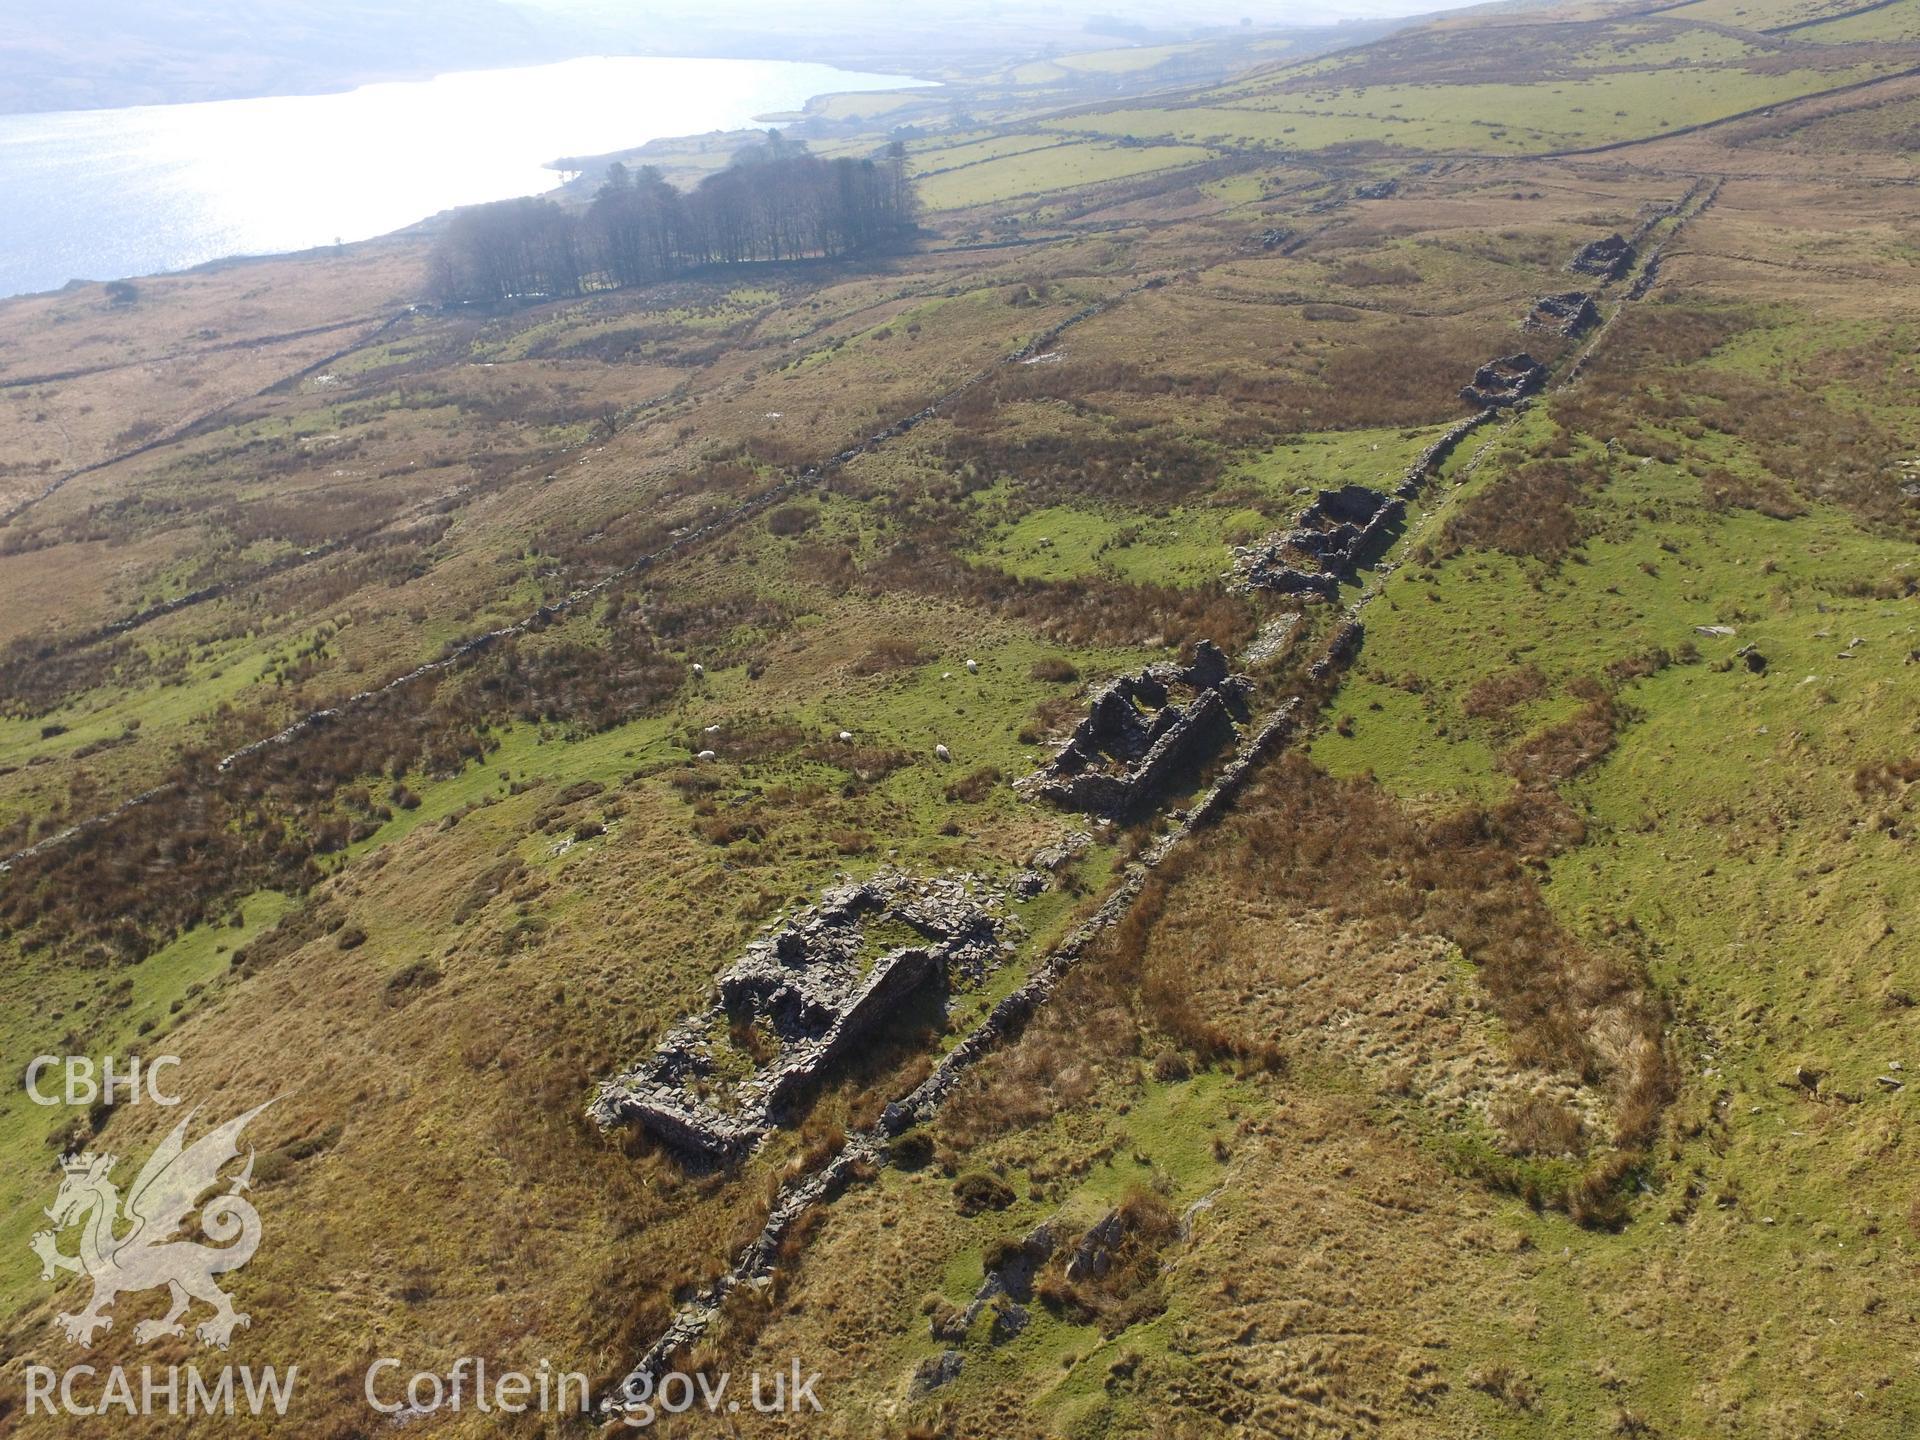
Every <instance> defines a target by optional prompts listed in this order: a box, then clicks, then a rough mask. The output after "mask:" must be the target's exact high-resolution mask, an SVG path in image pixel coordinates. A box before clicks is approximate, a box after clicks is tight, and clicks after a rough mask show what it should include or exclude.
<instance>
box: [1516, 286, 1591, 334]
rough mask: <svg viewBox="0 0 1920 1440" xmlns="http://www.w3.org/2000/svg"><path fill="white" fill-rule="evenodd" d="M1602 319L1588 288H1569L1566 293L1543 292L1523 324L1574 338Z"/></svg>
mask: <svg viewBox="0 0 1920 1440" xmlns="http://www.w3.org/2000/svg"><path fill="white" fill-rule="evenodd" d="M1599 320H1600V309H1599V307H1598V306H1597V305H1595V304H1594V303H1593V296H1591V295H1589V294H1588V293H1587V292H1586V291H1584V290H1569V291H1567V292H1566V293H1565V294H1563V295H1542V296H1541V297H1540V298H1539V299H1538V300H1536V301H1534V302H1533V309H1531V310H1529V311H1528V312H1527V318H1526V319H1525V320H1522V321H1521V322H1520V324H1521V327H1522V328H1523V329H1527V330H1536V331H1539V332H1540V333H1542V334H1546V335H1563V336H1565V337H1566V338H1568V339H1569V340H1571V339H1573V338H1575V337H1577V336H1580V335H1584V334H1586V332H1587V331H1588V330H1590V329H1592V328H1593V326H1594V325H1596V324H1597V323H1599Z"/></svg>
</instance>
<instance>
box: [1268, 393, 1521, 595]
mask: <svg viewBox="0 0 1920 1440" xmlns="http://www.w3.org/2000/svg"><path fill="white" fill-rule="evenodd" d="M1493 413H1494V412H1493V411H1492V409H1484V408H1483V409H1481V410H1480V411H1478V412H1477V413H1476V414H1473V415H1469V416H1468V417H1467V418H1466V419H1465V420H1461V421H1459V422H1457V423H1456V424H1454V425H1451V426H1449V427H1448V428H1447V430H1446V431H1445V432H1443V433H1442V434H1441V436H1440V438H1439V439H1437V440H1435V441H1434V442H1433V444H1431V445H1429V446H1428V447H1427V448H1426V449H1425V450H1424V451H1422V452H1421V454H1420V457H1419V458H1418V459H1417V460H1415V461H1414V462H1413V463H1412V464H1411V465H1409V466H1408V467H1407V473H1406V474H1405V475H1403V476H1402V477H1401V478H1400V483H1399V484H1398V485H1396V486H1394V488H1393V490H1392V491H1391V492H1385V491H1380V490H1374V489H1372V488H1370V487H1368V486H1365V485H1347V486H1344V487H1342V488H1341V489H1339V490H1322V491H1321V492H1320V493H1319V494H1318V495H1316V496H1315V497H1314V498H1313V500H1312V501H1311V502H1310V503H1309V504H1308V505H1307V507H1306V508H1305V509H1304V510H1302V511H1301V512H1300V514H1299V515H1298V516H1296V517H1295V519H1294V523H1293V525H1292V527H1291V528H1289V529H1286V530H1281V531H1276V532H1275V533H1274V534H1272V535H1269V536H1268V537H1267V538H1266V539H1264V540H1262V541H1260V542H1259V543H1258V544H1257V545H1241V546H1237V547H1235V549H1234V552H1233V573H1234V578H1235V579H1236V580H1237V581H1238V582H1239V583H1240V584H1241V585H1242V586H1244V587H1246V588H1247V589H1249V590H1266V591H1270V592H1272V593H1274V594H1280V595H1309V596H1317V597H1318V598H1320V599H1323V600H1333V599H1337V598H1338V597H1339V594H1340V582H1341V581H1343V580H1350V579H1352V578H1353V574H1354V571H1356V570H1357V569H1358V568H1359V567H1360V566H1361V565H1363V564H1365V563H1366V561H1367V560H1368V559H1369V558H1370V557H1371V556H1372V555H1373V554H1374V553H1375V552H1376V551H1377V550H1378V549H1380V548H1381V547H1382V546H1383V545H1384V543H1385V542H1386V541H1387V540H1388V539H1389V538H1390V533H1389V532H1390V531H1391V529H1392V527H1393V526H1394V525H1396V524H1398V523H1399V521H1400V520H1401V518H1402V517H1403V516H1404V515H1405V514H1406V502H1407V501H1409V500H1411V499H1413V497H1414V496H1416V495H1418V494H1419V493H1420V491H1421V489H1422V488H1423V487H1425V485H1426V483H1427V481H1428V480H1429V479H1431V478H1432V477H1433V476H1434V475H1435V474H1437V473H1438V472H1439V469H1440V467H1441V466H1442V465H1444V464H1446V463H1447V457H1448V456H1450V455H1452V454H1453V452H1454V450H1455V448H1456V447H1458V446H1459V444H1460V442H1461V441H1462V440H1464V439H1466V438H1467V436H1468V435H1470V434H1472V433H1473V431H1474V430H1476V429H1478V428H1479V427H1480V426H1481V425H1484V424H1485V423H1486V422H1487V421H1488V420H1489V419H1491V418H1492V416H1493Z"/></svg>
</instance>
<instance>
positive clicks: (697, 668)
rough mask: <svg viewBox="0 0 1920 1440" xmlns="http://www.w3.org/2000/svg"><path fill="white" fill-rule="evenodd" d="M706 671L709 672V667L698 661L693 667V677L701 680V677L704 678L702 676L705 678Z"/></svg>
mask: <svg viewBox="0 0 1920 1440" xmlns="http://www.w3.org/2000/svg"><path fill="white" fill-rule="evenodd" d="M706 673H707V667H706V666H704V665H701V664H698V663H696V664H695V665H694V667H693V678H694V679H696V680H699V679H702V678H704V677H705V676H706Z"/></svg>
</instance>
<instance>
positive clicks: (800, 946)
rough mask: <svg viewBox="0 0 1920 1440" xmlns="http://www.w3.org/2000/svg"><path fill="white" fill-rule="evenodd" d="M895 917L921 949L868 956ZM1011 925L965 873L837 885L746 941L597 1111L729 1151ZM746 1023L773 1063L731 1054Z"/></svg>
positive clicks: (974, 965) (701, 1149) (608, 1122)
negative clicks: (713, 987) (712, 989)
mask: <svg viewBox="0 0 1920 1440" xmlns="http://www.w3.org/2000/svg"><path fill="white" fill-rule="evenodd" d="M889 922H891V923H893V924H895V925H902V926H905V927H907V928H908V929H910V930H912V931H913V932H914V933H915V934H916V935H917V936H918V937H919V939H918V941H917V943H909V944H903V945H896V946H893V947H891V948H889V949H887V950H886V951H885V952H884V953H881V954H879V955H870V952H871V950H872V949H873V945H872V944H871V943H870V941H869V935H870V933H871V932H872V931H873V929H874V927H876V926H877V925H880V924H882V923H889ZM1011 928H1012V922H1011V921H1009V920H1007V919H1006V918H1005V917H1003V916H1002V915H1000V914H999V913H998V911H997V907H996V905H995V903H994V901H993V900H992V899H990V898H988V897H987V896H985V895H983V894H982V893H981V892H980V890H979V887H977V885H976V884H975V883H974V882H971V881H968V880H915V879H912V878H910V877H908V876H906V875H902V874H898V873H889V874H883V875H880V876H877V877H875V878H874V879H872V880H868V881H864V882H860V883H856V884H848V885H843V886H840V887H838V888H836V889H834V890H831V891H829V892H827V894H826V895H824V896H822V897H821V899H820V900H819V901H818V902H817V903H816V904H814V905H812V906H809V907H808V908H807V909H805V910H803V911H801V912H800V913H799V914H798V915H796V916H795V917H794V918H793V919H792V920H791V921H789V922H788V923H787V924H786V925H785V926H783V927H782V928H781V929H780V930H779V931H778V932H777V933H776V934H774V935H772V936H770V937H768V938H766V939H762V940H756V941H754V942H753V943H752V944H751V945H749V946H748V947H747V949H746V952H745V953H744V954H743V955H741V956H740V958H739V959H737V960H736V961H734V963H733V964H732V965H730V966H729V967H728V968H727V969H726V970H725V971H724V972H722V974H721V976H720V979H719V983H718V986H717V998H716V999H715V1001H714V1003H713V1004H712V1005H711V1006H710V1007H709V1008H708V1009H707V1010H705V1011H703V1012H702V1013H701V1014H699V1015H695V1016H692V1017H690V1018H689V1019H687V1020H684V1021H682V1022H681V1023H680V1024H678V1025H676V1026H674V1027H673V1028H672V1029H671V1030H669V1031H668V1032H667V1034H666V1035H665V1036H664V1037H662V1039H661V1041H660V1043H659V1045H658V1046H657V1047H656V1048H655V1050H654V1053H653V1055H652V1056H651V1057H650V1058H649V1059H648V1060H647V1061H645V1062H644V1063H643V1064H641V1065H639V1066H637V1067H635V1068H634V1069H633V1070H630V1071H628V1072H626V1073H625V1074H623V1075H620V1076H618V1077H617V1078H615V1079H613V1080H610V1081H607V1082H606V1083H605V1084H603V1085H602V1086H601V1088H600V1093H599V1094H598V1095H597V1096H596V1097H595V1099H594V1101H593V1104H592V1105H591V1107H589V1113H590V1114H591V1115H592V1116H593V1118H594V1119H595V1120H596V1121H597V1122H599V1124H600V1125H601V1126H603V1127H609V1128H610V1127H612V1126H615V1125H623V1124H625V1125H639V1126H640V1127H641V1128H643V1129H644V1130H646V1131H647V1132H648V1133H649V1134H651V1135H653V1136H654V1137H655V1138H656V1139H659V1140H660V1141H662V1142H663V1143H665V1144H667V1145H669V1146H671V1147H672V1148H674V1149H676V1150H680V1151H683V1152H685V1153H687V1154H690V1155H696V1156H700V1157H704V1158H706V1159H709V1160H714V1161H726V1160H729V1159H732V1158H734V1157H735V1156H737V1155H740V1154H742V1153H743V1152H745V1151H746V1150H749V1149H751V1148H752V1147H753V1146H754V1145H755V1144H757V1143H758V1142H759V1141H760V1139H761V1138H762V1137H763V1136H764V1135H765V1134H766V1133H767V1132H768V1131H769V1130H771V1129H772V1128H774V1127H775V1126H777V1125H779V1124H780V1123H782V1121H783V1120H784V1119H785V1117H786V1116H787V1114H788V1113H789V1112H790V1110H791V1108H792V1107H793V1105H794V1104H795V1102H796V1101H797V1100H798V1099H799V1098H800V1097H801V1096H802V1095H803V1094H804V1093H805V1092H806V1091H807V1090H808V1089H809V1088H811V1087H812V1086H813V1085H814V1084H815V1083H816V1082H817V1081H818V1080H819V1079H820V1078H821V1077H822V1076H824V1075H825V1074H826V1073H827V1072H829V1071H830V1070H832V1069H833V1068H834V1067H835V1066H836V1065H837V1064H838V1063H839V1062H840V1061H841V1060H842V1059H843V1058H844V1056H845V1055H846V1053H847V1052H848V1051H849V1050H851V1049H852V1048H853V1047H854V1046H855V1045H856V1044H857V1043H858V1042H860V1041H861V1040H863V1039H864V1038H866V1037H867V1036H869V1035H871V1034H872V1032H873V1031H874V1030H875V1029H876V1028H878V1027H879V1025H880V1024H881V1023H882V1022H883V1021H884V1020H886V1019H887V1017H889V1016H891V1015H893V1014H896V1013H897V1012H898V1011H899V1010H900V1009H901V1007H902V1006H903V1005H904V1004H905V1003H906V1002H907V1001H908V1000H909V999H910V998H911V997H912V996H913V995H914V994H915V993H917V992H918V991H920V990H921V989H922V988H923V987H924V986H926V985H928V984H929V983H930V982H934V981H936V980H939V981H944V980H946V979H947V978H948V977H949V975H950V974H951V973H952V972H954V971H955V970H961V971H964V972H965V973H966V974H967V976H968V977H969V978H975V979H977V978H979V977H980V976H982V975H984V974H985V973H986V971H987V970H988V969H990V968H991V967H992V966H993V965H994V964H996V963H997V962H998V960H999V959H1000V957H1001V956H1002V955H1003V954H1004V953H1005V952H1006V950H1007V949H1008V948H1009V947H1010V944H1011V933H1010V932H1011ZM738 1026H746V1027H755V1028H758V1029H759V1030H760V1032H761V1033H762V1035H763V1037H764V1038H765V1040H766V1041H767V1042H768V1043H769V1044H772V1045H774V1046H776V1047H777V1051H776V1053H775V1055H774V1056H773V1058H771V1059H770V1060H767V1061H766V1062H765V1063H760V1062H757V1061H755V1060H754V1059H753V1058H752V1057H750V1056H748V1055H746V1054H744V1053H743V1052H740V1051H738V1050H737V1049H735V1047H734V1046H733V1045H732V1042H731V1040H730V1038H729V1037H730V1036H731V1034H732V1033H733V1031H734V1029H735V1027H738ZM743 1069H744V1070H745V1072H746V1073H745V1074H744V1076H743V1077H742V1076H740V1075H739V1072H740V1071H742V1070H743Z"/></svg>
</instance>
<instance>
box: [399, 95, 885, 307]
mask: <svg viewBox="0 0 1920 1440" xmlns="http://www.w3.org/2000/svg"><path fill="white" fill-rule="evenodd" d="M914 214H915V198H914V193H913V184H912V181H911V180H910V179H909V178H908V176H907V165H906V150H905V147H904V146H902V145H900V144H898V143H895V144H893V145H890V146H888V147H887V150H886V151H885V153H884V154H882V155H881V156H880V157H879V158H877V159H865V160H855V159H846V158H843V159H837V160H825V159H822V158H821V157H819V156H817V155H813V154H810V153H809V152H808V151H807V150H806V149H804V148H803V147H801V146H799V145H796V144H794V143H793V142H791V141H788V140H784V139H782V138H781V136H780V133H779V132H778V131H770V132H768V135H767V138H766V140H765V141H764V142H763V143H761V144H758V145H754V146H751V147H749V148H747V149H745V150H742V151H740V152H739V153H737V154H736V155H735V156H734V158H733V161H732V163H731V164H729V165H728V167H727V168H726V169H725V170H722V171H719V172H718V173H716V174H713V175H709V176H707V177H706V178H705V179H704V180H702V181H701V182H700V183H699V185H698V186H696V187H695V188H694V189H692V190H690V191H684V192H683V191H681V190H678V189H676V188H675V187H674V186H673V185H671V184H669V183H668V182H667V181H666V180H665V179H664V178H663V177H662V176H661V174H660V172H659V171H658V170H656V169H654V168H653V167H652V166H646V167H644V168H642V169H640V170H637V171H630V170H628V169H627V168H626V166H624V165H619V164H615V165H613V166H611V167H609V169H608V171H607V179H606V183H605V184H603V185H602V186H601V187H600V189H599V191H598V193H597V194H595V196H594V198H593V203H592V204H591V205H589V206H588V207H587V208H586V209H585V210H584V211H578V210H569V209H565V208H563V207H561V206H560V205H557V204H555V203H554V202H553V201H551V200H545V199H538V198H533V197H528V198H524V199H519V200H503V201H500V202H498V203H497V204H492V205H477V206H473V207H471V208H468V209H464V210H461V211H459V212H458V213H456V214H455V215H454V217H453V219H452V220H451V221H450V222H449V224H448V226H447V229H446V232H445V234H444V235H443V236H442V237H441V239H440V241H439V243H438V244H437V245H436V246H435V247H434V252H433V260H432V272H431V275H430V277H429V279H430V289H431V290H432V292H433V294H434V296H435V298H437V299H438V300H440V301H441V302H443V303H456V302H461V301H475V300H478V301H493V300H510V299H513V298H515V297H516V296H526V295H552V296H568V295H579V294H583V293H584V292H586V291H588V290H596V289H606V288H611V287H621V286H628V285H646V284H649V283H651V282H653V281H656V280H663V279H666V278H667V277H669V276H672V275H676V274H679V273H681V272H683V271H686V270H691V269H697V268H699V267H701V266H705V265H736V264H740V263H741V262H743V261H750V260H796V259H801V258H806V257H812V256H824V257H829V258H831V257H835V256H842V255H852V254H857V253H860V252H863V251H873V250H880V249H885V248H886V247H888V246H890V245H893V244H897V243H898V242H899V241H900V240H901V238H902V237H904V236H905V235H907V234H909V233H910V232H911V231H912V230H913V227H914Z"/></svg>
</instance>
